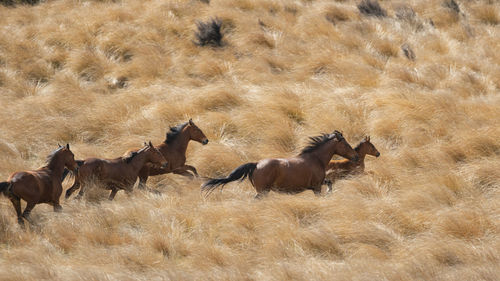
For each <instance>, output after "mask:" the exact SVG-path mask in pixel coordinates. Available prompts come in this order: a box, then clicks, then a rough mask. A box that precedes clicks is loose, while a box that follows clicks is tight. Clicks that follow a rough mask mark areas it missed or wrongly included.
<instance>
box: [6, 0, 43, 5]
mask: <svg viewBox="0 0 500 281" xmlns="http://www.w3.org/2000/svg"><path fill="white" fill-rule="evenodd" d="M39 2H40V0H0V4H2V5H4V6H15V5H17V4H28V5H36V4H38V3H39Z"/></svg>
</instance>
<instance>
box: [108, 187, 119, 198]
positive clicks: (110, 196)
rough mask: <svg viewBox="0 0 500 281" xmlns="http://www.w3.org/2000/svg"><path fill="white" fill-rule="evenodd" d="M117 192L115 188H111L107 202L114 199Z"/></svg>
mask: <svg viewBox="0 0 500 281" xmlns="http://www.w3.org/2000/svg"><path fill="white" fill-rule="evenodd" d="M117 192H118V189H117V188H116V187H112V188H111V193H110V194H109V198H108V199H109V201H112V200H113V199H115V195H116V193H117Z"/></svg>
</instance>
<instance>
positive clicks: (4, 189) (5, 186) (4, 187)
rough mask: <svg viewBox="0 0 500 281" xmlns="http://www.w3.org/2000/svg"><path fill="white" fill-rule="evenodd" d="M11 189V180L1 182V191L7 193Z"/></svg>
mask: <svg viewBox="0 0 500 281" xmlns="http://www.w3.org/2000/svg"><path fill="white" fill-rule="evenodd" d="M9 189H10V182H9V181H4V182H0V193H3V194H5V195H7V192H8V190H9Z"/></svg>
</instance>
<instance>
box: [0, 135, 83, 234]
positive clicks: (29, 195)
mask: <svg viewBox="0 0 500 281" xmlns="http://www.w3.org/2000/svg"><path fill="white" fill-rule="evenodd" d="M46 163H47V164H46V165H45V166H43V167H41V168H38V169H36V170H31V171H23V172H15V173H13V174H12V175H10V177H9V179H8V180H7V181H6V182H1V183H0V192H1V193H3V194H4V195H5V196H6V197H7V198H9V199H10V201H11V202H12V204H13V205H14V209H15V210H16V213H17V222H18V223H19V225H20V226H21V227H23V228H24V220H23V218H24V219H26V220H27V221H28V222H29V223H30V224H33V221H32V220H31V218H30V213H31V211H32V210H33V208H34V207H35V205H36V204H40V203H47V204H50V205H52V206H53V207H54V211H55V212H60V211H62V207H61V205H60V204H59V197H60V196H61V193H62V190H63V188H62V180H61V178H62V174H63V171H64V167H67V168H68V169H69V170H71V171H73V172H74V173H76V171H77V170H78V166H77V164H76V162H75V155H74V154H73V152H71V150H70V148H69V144H66V146H59V147H58V148H57V149H56V150H54V151H53V152H52V153H51V154H50V155H49V156H47V161H46ZM21 199H23V200H24V201H26V203H27V204H26V208H25V209H24V211H23V212H22V213H21Z"/></svg>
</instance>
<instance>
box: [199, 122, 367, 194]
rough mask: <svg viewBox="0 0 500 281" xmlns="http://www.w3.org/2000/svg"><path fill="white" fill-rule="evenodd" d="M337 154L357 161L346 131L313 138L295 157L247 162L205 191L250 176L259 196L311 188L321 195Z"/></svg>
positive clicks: (207, 186)
mask: <svg viewBox="0 0 500 281" xmlns="http://www.w3.org/2000/svg"><path fill="white" fill-rule="evenodd" d="M333 154H338V155H341V156H343V157H347V158H349V159H352V160H353V161H357V159H358V155H357V153H356V151H354V150H353V149H352V147H351V146H350V145H349V143H347V141H346V140H345V139H344V137H343V136H342V134H341V133H340V132H338V131H334V132H333V133H331V134H323V135H321V136H316V137H311V138H310V143H309V145H308V146H307V147H305V148H304V149H302V152H301V153H300V154H299V155H297V156H295V157H292V158H275V159H264V160H260V161H259V162H254V163H247V164H243V165H241V166H239V167H238V168H236V169H235V170H233V171H232V172H231V173H230V174H229V176H227V177H226V178H218V179H212V180H209V181H207V182H206V183H204V184H203V185H202V187H201V189H202V190H205V191H207V195H208V194H210V193H211V192H212V191H213V190H214V189H215V188H217V187H218V186H220V185H222V186H224V185H225V184H227V183H229V182H232V181H235V180H238V179H240V180H241V181H242V180H244V179H245V178H246V177H248V178H249V180H250V182H251V183H252V185H253V186H254V187H255V190H256V191H257V195H256V196H255V198H261V197H263V196H264V195H266V194H267V193H269V191H270V190H274V191H278V192H286V193H299V192H302V191H304V190H307V189H311V190H313V192H314V194H316V195H319V194H321V185H322V183H323V180H324V179H325V169H326V166H327V164H328V162H329V161H330V159H331V158H332V156H333Z"/></svg>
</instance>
